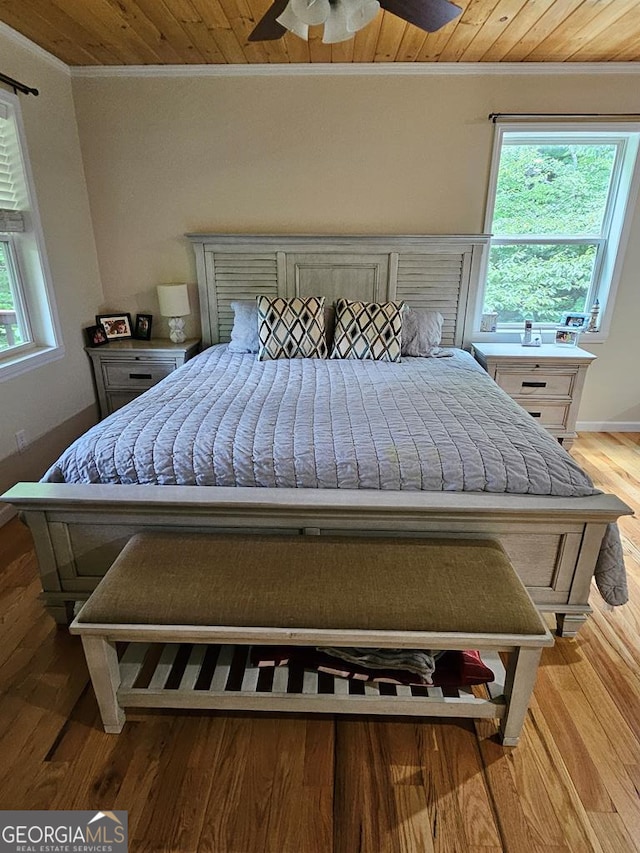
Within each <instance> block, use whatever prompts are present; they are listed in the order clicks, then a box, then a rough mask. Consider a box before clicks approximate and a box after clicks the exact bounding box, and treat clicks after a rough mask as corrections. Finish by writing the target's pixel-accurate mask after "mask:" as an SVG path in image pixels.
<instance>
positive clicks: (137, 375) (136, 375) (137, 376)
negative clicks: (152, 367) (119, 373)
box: [129, 373, 151, 379]
mask: <svg viewBox="0 0 640 853" xmlns="http://www.w3.org/2000/svg"><path fill="white" fill-rule="evenodd" d="M129 379H151V374H150V373H130V374H129Z"/></svg>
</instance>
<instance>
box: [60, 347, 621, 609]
mask: <svg viewBox="0 0 640 853" xmlns="http://www.w3.org/2000/svg"><path fill="white" fill-rule="evenodd" d="M44 479H45V480H46V481H48V482H56V483H61V482H67V483H68V482H71V483H150V484H158V485H167V484H170V485H200V486H254V487H292V488H312V489H316V488H321V489H390V490H400V489H409V490H426V491H472V492H499V493H500V492H512V493H516V494H535V495H561V496H583V495H591V494H595V493H596V492H597V490H596V489H594V487H593V485H592V483H591V481H590V479H589V477H588V476H587V475H586V474H585V473H584V471H582V469H581V468H580V467H579V466H578V465H577V464H576V462H575V461H574V460H573V459H572V458H571V457H570V456H569V454H568V453H566V452H565V451H564V450H563V449H562V447H561V446H560V445H559V444H558V443H557V442H556V441H555V440H553V438H552V437H551V436H550V435H549V434H548V433H547V432H546V431H545V430H544V429H542V427H540V426H539V425H538V424H537V423H536V422H535V421H534V420H533V419H532V418H531V417H530V416H529V415H528V414H527V413H526V412H525V411H524V410H523V409H522V408H521V407H520V406H518V405H517V404H516V403H515V402H514V401H513V400H512V399H511V398H510V397H508V396H507V394H505V393H504V392H503V391H502V390H501V389H500V388H498V386H497V385H496V384H495V383H494V382H493V380H492V379H490V378H489V376H488V375H487V374H486V373H485V372H484V371H483V370H482V369H481V368H480V366H479V365H478V364H476V362H475V361H474V360H473V359H472V357H471V356H470V355H468V354H467V353H465V352H462V351H460V350H456V351H455V352H454V356H453V357H452V358H430V359H422V358H406V359H404V360H403V361H402V362H401V363H399V364H389V363H386V362H373V361H352V360H324V359H294V360H290V361H289V360H279V361H266V362H258V361H256V358H255V356H253V355H241V354H235V353H230V352H228V350H227V347H226V345H224V344H223V345H219V346H215V347H212V348H211V349H209V350H207V351H205V352H204V353H202V354H201V355H199V356H197V357H196V358H194V359H192V360H191V361H189V362H188V363H187V364H185V365H184V366H183V367H181V368H180V369H179V370H178V371H176V372H175V373H173V374H171V376H169V377H167V378H166V379H164V380H163V381H162V382H160V383H159V384H158V385H156V386H155V387H154V388H152V389H150V390H149V391H147V392H146V393H145V394H143V395H142V396H141V397H139V398H138V399H136V400H134V401H133V402H132V403H130V404H129V405H128V406H126V408H124V409H121V410H119V411H117V412H115V413H114V414H113V415H111V416H110V417H108V418H107V419H106V420H104V421H102V422H101V423H100V424H98V425H97V426H95V427H93V428H92V429H91V430H89V432H87V433H85V435H83V436H82V437H81V438H79V439H78V440H77V441H76V442H75V443H74V444H72V445H71V447H69V448H68V450H66V451H65V453H64V454H63V455H62V456H61V457H60V459H59V460H58V461H57V462H56V463H55V464H54V465H53V466H52V467H51V468H50V470H49V471H48V472H47V474H46V475H45V477H44ZM605 545H606V548H605V549H603V554H602V556H601V560H600V564H601V565H599V568H598V570H597V577H596V580H597V581H598V584H599V588H600V591H601V592H602V594H603V595H604V597H605V599H606V600H608V601H609V602H610V603H613V604H619V603H622V602H623V600H626V587H625V576H624V564H623V562H622V559H621V549H620V545H619V536H618V534H617V528H616V527H615V526H612V527H611V529H610V533H609V536H608V537H607V539H606V541H605Z"/></svg>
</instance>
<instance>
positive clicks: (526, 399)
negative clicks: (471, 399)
mask: <svg viewBox="0 0 640 853" xmlns="http://www.w3.org/2000/svg"><path fill="white" fill-rule="evenodd" d="M471 346H472V353H473V355H474V356H475V358H476V360H477V361H478V362H480V364H481V365H482V366H483V367H484V369H485V370H486V371H487V373H488V374H489V376H491V377H492V378H493V379H495V381H496V382H497V384H498V385H499V386H500V387H501V388H503V389H504V390H505V391H506V392H507V394H508V395H509V396H510V397H513V399H514V400H515V401H516V402H517V403H520V405H521V406H522V407H523V408H524V409H526V410H527V412H529V414H530V415H531V417H533V418H536V419H537V420H538V422H539V423H540V424H541V425H542V426H543V427H544V428H545V429H547V430H548V431H549V432H550V433H551V434H552V435H554V436H555V437H556V438H557V439H558V441H559V442H560V443H561V444H562V445H563V446H564V447H565V448H567V449H569V448H570V447H571V445H572V444H573V441H574V439H575V438H576V435H577V433H576V420H577V418H578V409H579V407H580V397H581V396H582V388H583V386H584V380H585V377H586V375H587V370H588V369H589V365H590V364H591V362H592V361H593V360H594V359H595V356H594V355H591V353H589V352H586V351H585V350H583V349H580V347H564V346H556V345H555V344H543V345H542V346H539V347H523V346H521V345H520V344H493V343H473V344H472V345H471Z"/></svg>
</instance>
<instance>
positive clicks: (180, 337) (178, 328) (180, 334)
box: [169, 317, 187, 344]
mask: <svg viewBox="0 0 640 853" xmlns="http://www.w3.org/2000/svg"><path fill="white" fill-rule="evenodd" d="M169 338H170V340H172V341H173V343H174V344H183V343H184V342H185V341H186V340H187V336H186V335H185V333H184V320H183V319H182V317H171V318H170V320H169Z"/></svg>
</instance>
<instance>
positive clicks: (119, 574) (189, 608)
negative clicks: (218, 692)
mask: <svg viewBox="0 0 640 853" xmlns="http://www.w3.org/2000/svg"><path fill="white" fill-rule="evenodd" d="M77 621H78V622H79V623H80V624H82V623H94V624H95V623H100V624H102V623H106V624H110V625H115V624H134V625H200V626H202V625H208V626H221V625H225V626H231V627H240V626H241V627H278V628H320V629H364V630H389V631H438V632H449V631H456V632H464V633H478V634H483V633H498V634H526V635H537V634H542V633H544V631H545V627H544V624H543V623H542V620H541V618H540V616H539V614H538V613H537V611H536V610H535V607H534V606H533V604H532V603H531V599H530V598H529V596H528V593H527V592H526V590H525V588H524V586H523V585H522V583H521V581H520V580H519V578H518V577H517V575H516V573H515V571H514V570H513V568H512V566H511V563H510V562H509V559H508V557H507V556H506V554H505V553H504V551H503V549H502V547H501V546H500V544H499V543H497V542H495V541H492V540H474V539H372V538H368V539H364V538H362V539H360V538H350V539H346V538H341V537H333V538H328V537H319V536H287V537H283V536H257V535H256V536H253V535H246V536H237V535H210V534H189V533H171V532H158V533H141V534H138V535H137V536H134V537H133V538H132V539H131V540H130V541H129V543H128V544H127V545H126V547H125V548H124V550H123V551H122V553H121V554H120V556H119V557H118V558H117V559H116V561H115V562H114V564H113V566H112V567H111V568H110V569H109V571H108V572H107V574H106V575H105V577H104V578H103V579H102V581H101V582H100V583H99V585H98V587H97V588H96V590H95V591H94V593H93V594H92V596H91V598H90V599H89V601H88V602H87V603H86V604H85V605H84V607H83V608H82V610H81V612H80V614H79V615H78V619H77Z"/></svg>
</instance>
